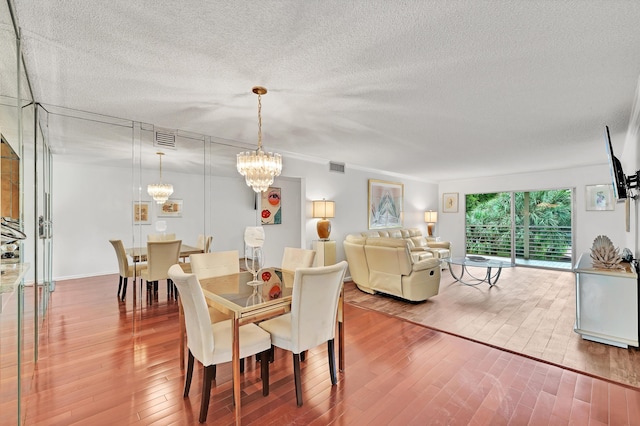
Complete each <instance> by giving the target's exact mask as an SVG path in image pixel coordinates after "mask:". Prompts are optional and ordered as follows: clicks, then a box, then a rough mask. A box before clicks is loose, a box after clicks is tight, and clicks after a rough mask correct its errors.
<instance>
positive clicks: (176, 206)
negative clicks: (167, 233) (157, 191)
mask: <svg viewBox="0 0 640 426" xmlns="http://www.w3.org/2000/svg"><path fill="white" fill-rule="evenodd" d="M158 217H182V200H167V201H165V203H164V204H163V205H162V206H161V207H160V210H159V211H158Z"/></svg>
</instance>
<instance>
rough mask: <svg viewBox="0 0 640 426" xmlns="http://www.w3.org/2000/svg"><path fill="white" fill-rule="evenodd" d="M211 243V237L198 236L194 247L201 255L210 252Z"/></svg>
mask: <svg viewBox="0 0 640 426" xmlns="http://www.w3.org/2000/svg"><path fill="white" fill-rule="evenodd" d="M212 241H213V236H211V235H203V234H200V235H198V242H196V247H198V248H199V249H202V252H203V253H209V250H211V242H212Z"/></svg>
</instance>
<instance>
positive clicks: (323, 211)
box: [313, 200, 336, 219]
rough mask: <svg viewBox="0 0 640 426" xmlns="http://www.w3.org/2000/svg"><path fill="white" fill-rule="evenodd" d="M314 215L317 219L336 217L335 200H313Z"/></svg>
mask: <svg viewBox="0 0 640 426" xmlns="http://www.w3.org/2000/svg"><path fill="white" fill-rule="evenodd" d="M313 217H314V218H316V219H326V218H328V217H329V218H333V217H336V203H335V201H327V200H316V201H313Z"/></svg>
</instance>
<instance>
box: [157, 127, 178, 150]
mask: <svg viewBox="0 0 640 426" xmlns="http://www.w3.org/2000/svg"><path fill="white" fill-rule="evenodd" d="M153 146H157V147H160V148H166V149H176V132H175V131H173V130H166V129H156V138H155V140H154V142H153Z"/></svg>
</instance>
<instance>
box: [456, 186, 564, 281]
mask: <svg viewBox="0 0 640 426" xmlns="http://www.w3.org/2000/svg"><path fill="white" fill-rule="evenodd" d="M466 252H467V253H468V254H474V255H480V256H487V257H498V258H508V259H511V261H512V262H513V263H514V264H517V265H528V266H538V267H548V268H561V269H567V268H571V265H572V264H573V191H572V190H571V189H559V190H540V191H526V192H499V193H482V194H468V195H467V196H466Z"/></svg>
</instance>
